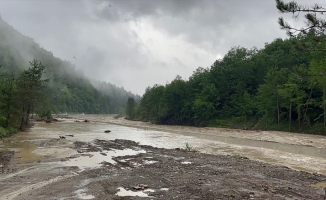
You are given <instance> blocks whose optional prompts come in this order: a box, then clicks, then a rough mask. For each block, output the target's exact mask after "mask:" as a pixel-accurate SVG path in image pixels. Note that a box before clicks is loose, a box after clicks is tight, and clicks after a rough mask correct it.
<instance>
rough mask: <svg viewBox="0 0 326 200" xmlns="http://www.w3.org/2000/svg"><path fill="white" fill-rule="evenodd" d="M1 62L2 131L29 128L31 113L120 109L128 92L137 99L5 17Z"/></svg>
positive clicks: (0, 41) (1, 31)
mask: <svg viewBox="0 0 326 200" xmlns="http://www.w3.org/2000/svg"><path fill="white" fill-rule="evenodd" d="M30 61H31V62H30ZM0 65H1V66H2V67H1V69H0V70H1V76H0V82H1V84H0V89H1V90H0V128H1V130H0V136H1V134H2V135H4V134H5V133H9V132H14V130H15V129H18V128H20V129H22V130H23V129H25V127H26V126H27V123H28V121H29V116H30V115H31V114H37V115H40V116H42V117H51V113H65V112H68V113H89V114H100V113H102V114H107V113H121V112H123V108H124V107H125V106H126V102H127V99H128V98H129V97H133V98H135V99H136V100H137V99H139V96H136V95H134V94H132V93H130V92H127V91H126V90H124V89H123V88H119V87H116V86H115V85H113V84H110V83H106V82H99V81H91V80H89V79H88V78H87V77H86V76H85V75H84V74H83V72H82V71H81V70H78V69H76V67H75V66H74V65H73V64H71V63H70V62H67V61H63V60H61V59H59V58H56V57H54V56H53V54H52V53H51V52H49V51H47V50H45V49H43V48H41V47H40V46H39V45H38V44H36V43H35V42H34V40H33V39H31V38H29V37H26V36H24V35H22V34H21V33H19V32H18V31H16V30H15V29H14V28H13V27H12V26H10V25H9V24H7V23H6V22H5V21H3V20H2V19H1V18H0ZM92 83H93V84H94V85H96V88H95V87H94V86H93V84H92ZM9 129H10V130H9Z"/></svg>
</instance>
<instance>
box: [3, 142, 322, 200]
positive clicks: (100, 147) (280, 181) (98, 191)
mask: <svg viewBox="0 0 326 200" xmlns="http://www.w3.org/2000/svg"><path fill="white" fill-rule="evenodd" d="M74 148H75V150H76V151H78V152H80V153H79V155H76V156H72V157H70V158H69V159H68V160H71V161H72V162H73V160H74V159H76V158H78V156H82V157H90V158H91V157H92V155H95V153H102V154H101V155H102V159H103V162H102V163H101V164H100V165H99V166H98V167H93V168H82V170H81V169H78V168H76V167H72V166H71V167H68V166H59V165H58V166H56V167H53V166H52V168H51V170H46V168H42V170H35V171H33V170H30V171H29V172H28V173H25V174H23V175H21V176H15V177H14V178H9V179H6V183H7V184H9V185H10V184H13V183H17V182H21V183H22V185H24V187H22V188H25V190H18V191H20V193H18V194H17V191H12V193H9V194H7V196H6V197H13V196H10V194H15V195H16V196H15V199H27V198H28V199H92V198H93V199H323V198H324V189H323V187H325V186H326V177H325V176H322V175H318V174H310V173H306V172H300V171H294V170H291V169H289V168H286V167H282V166H275V165H269V164H266V163H261V162H257V161H252V160H249V159H247V158H245V157H240V156H223V155H209V154H202V153H198V152H197V153H194V152H188V151H186V150H184V149H163V148H155V147H151V146H146V145H139V144H138V143H136V142H133V141H128V140H114V141H105V140H95V141H94V142H92V143H86V142H75V147H74ZM126 149H129V150H133V151H138V152H140V153H138V154H136V155H124V156H117V157H112V161H105V160H108V158H107V157H108V156H109V155H108V154H109V153H110V152H114V151H119V150H120V151H121V150H126ZM109 160H110V159H109ZM36 174H37V176H38V177H40V178H39V179H36V178H35V175H36ZM46 181H48V182H46ZM27 182H28V183H27ZM22 185H21V186H22ZM0 191H1V190H0ZM0 194H1V192H0ZM119 195H120V196H119ZM125 195H127V196H125Z"/></svg>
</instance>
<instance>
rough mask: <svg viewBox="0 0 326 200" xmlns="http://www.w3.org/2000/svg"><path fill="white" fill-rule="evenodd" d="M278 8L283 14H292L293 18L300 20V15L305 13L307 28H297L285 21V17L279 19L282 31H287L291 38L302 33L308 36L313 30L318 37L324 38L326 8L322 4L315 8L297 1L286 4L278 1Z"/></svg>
mask: <svg viewBox="0 0 326 200" xmlns="http://www.w3.org/2000/svg"><path fill="white" fill-rule="evenodd" d="M276 7H277V9H278V10H279V11H280V12H281V13H290V14H292V16H293V18H298V16H299V15H300V13H301V12H302V13H305V16H304V17H305V20H306V21H305V23H306V26H305V27H302V28H295V27H293V26H292V25H290V24H289V23H288V22H286V21H285V20H284V18H283V17H280V18H279V19H278V22H279V25H280V26H281V29H284V30H286V31H287V34H288V35H290V36H295V35H298V34H300V33H302V34H307V33H309V32H310V31H311V30H313V32H314V34H315V35H316V36H323V37H324V34H325V33H326V32H325V31H326V20H325V15H324V13H325V12H326V8H324V7H323V6H322V5H320V4H315V5H313V6H310V7H308V6H304V5H300V4H298V3H297V2H295V1H291V2H289V3H284V1H283V0H276Z"/></svg>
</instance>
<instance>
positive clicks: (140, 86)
mask: <svg viewBox="0 0 326 200" xmlns="http://www.w3.org/2000/svg"><path fill="white" fill-rule="evenodd" d="M318 1H319V2H320V3H322V1H321V0H317V1H316V2H318ZM300 2H304V3H306V1H303V0H300V1H299V3H300ZM0 13H1V15H2V17H3V19H4V20H5V21H7V22H8V23H10V24H11V25H13V26H14V27H15V28H16V29H17V30H19V31H20V32H22V33H23V34H24V35H27V36H30V37H32V38H34V39H35V41H36V42H38V43H39V44H40V46H42V47H44V48H45V49H47V50H49V51H52V52H53V54H54V55H55V56H58V57H60V58H62V59H65V60H69V61H71V62H73V63H75V64H76V66H77V67H78V68H80V69H82V70H83V71H84V72H85V74H86V75H88V76H90V77H92V78H96V79H100V80H103V81H108V82H111V83H113V84H116V85H118V86H124V88H126V89H127V90H131V91H132V92H135V93H138V94H142V93H143V92H144V91H145V88H146V87H147V86H149V85H154V84H156V83H158V84H163V85H164V84H165V83H166V82H168V81H172V80H173V79H174V78H175V77H176V75H177V74H179V75H181V76H182V77H183V78H188V77H189V76H190V75H191V74H192V72H193V71H194V70H195V69H196V68H197V67H199V66H201V67H209V66H210V65H211V64H212V63H213V62H214V61H215V60H216V59H218V58H220V57H222V56H223V55H224V54H225V53H227V51H228V50H230V49H231V47H234V46H244V47H246V48H251V47H253V46H256V47H258V48H261V47H263V46H264V43H265V42H271V41H273V40H274V39H275V38H277V37H286V34H285V32H284V31H282V30H280V29H279V26H278V24H277V18H278V17H279V16H280V14H279V13H278V11H277V10H276V7H275V2H274V1H273V0H268V1H267V0H266V1H259V0H247V1H244V0H234V1H227V0H164V1H161V0H137V1H135V0H69V1H66V0H56V1H55V0H48V1H41V0H29V1H25V0H3V1H0Z"/></svg>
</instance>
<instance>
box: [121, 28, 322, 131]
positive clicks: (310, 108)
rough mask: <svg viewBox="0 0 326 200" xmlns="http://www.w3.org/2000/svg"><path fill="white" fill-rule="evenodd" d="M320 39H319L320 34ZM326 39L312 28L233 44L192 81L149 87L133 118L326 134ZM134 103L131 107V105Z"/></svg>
mask: <svg viewBox="0 0 326 200" xmlns="http://www.w3.org/2000/svg"><path fill="white" fill-rule="evenodd" d="M319 39H320V37H319ZM325 46H326V42H320V41H316V35H315V33H314V32H313V31H311V32H310V33H309V34H299V35H297V36H296V37H291V38H289V39H280V38H279V39H275V40H274V41H273V42H271V43H266V44H265V46H264V48H262V49H257V48H251V49H246V48H243V47H234V48H232V49H231V50H229V51H228V53H227V54H226V55H225V56H224V57H223V58H222V59H219V60H216V61H215V62H214V63H213V64H212V65H211V66H210V67H208V68H202V67H199V68H198V69H197V70H196V71H194V72H193V74H192V76H191V77H190V78H189V79H188V80H185V79H182V78H181V77H180V76H176V78H175V79H174V80H173V81H172V82H171V83H169V84H166V85H157V84H156V85H154V86H152V87H148V88H147V89H146V92H145V94H144V95H143V96H142V98H141V101H140V103H139V104H138V105H136V104H131V103H129V100H128V104H127V114H129V118H132V119H138V120H143V121H151V122H153V123H159V124H171V125H194V126H218V127H231V128H242V129H264V130H283V131H296V132H306V133H314V134H325V133H326V117H325V113H326V71H325V67H324V66H325V64H326V51H311V50H307V49H309V48H310V47H314V48H316V47H317V48H319V49H324V48H325ZM128 106H129V108H128Z"/></svg>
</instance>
